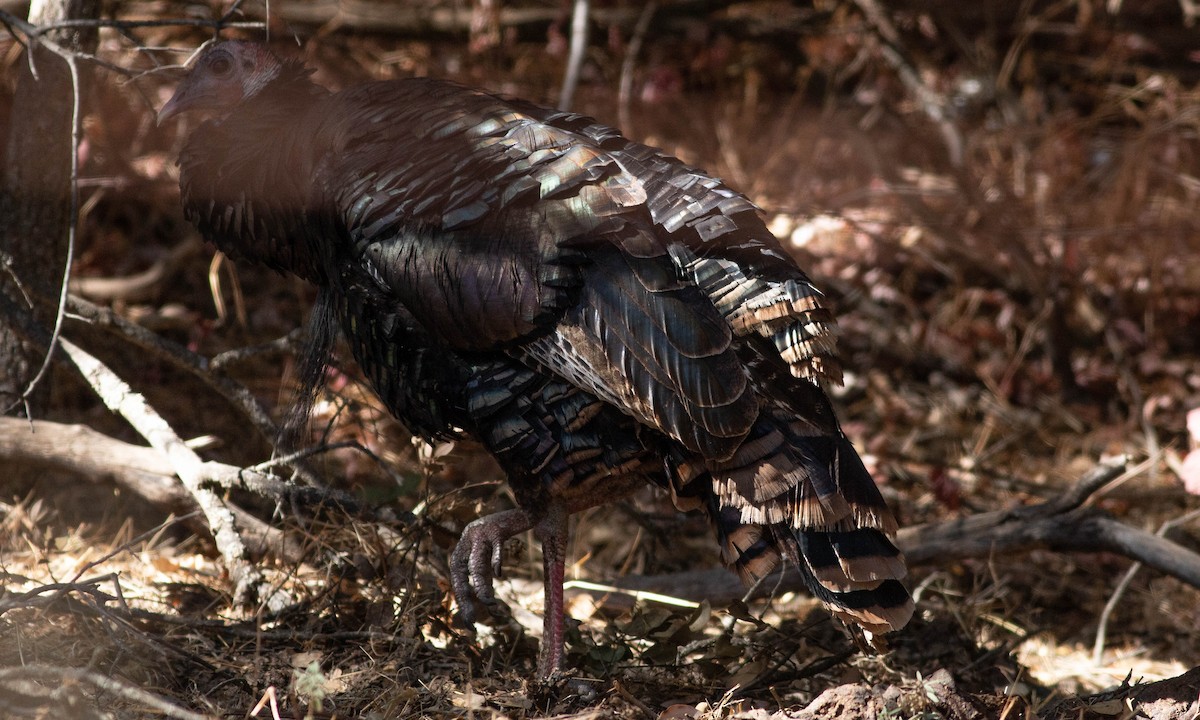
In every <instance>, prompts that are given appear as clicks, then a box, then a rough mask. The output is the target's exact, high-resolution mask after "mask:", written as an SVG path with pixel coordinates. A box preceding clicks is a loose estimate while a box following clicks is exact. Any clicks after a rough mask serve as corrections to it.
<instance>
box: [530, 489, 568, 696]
mask: <svg viewBox="0 0 1200 720" xmlns="http://www.w3.org/2000/svg"><path fill="white" fill-rule="evenodd" d="M568 517H569V513H568V512H567V510H566V508H564V507H563V506H562V503H558V502H555V503H551V505H550V509H549V511H548V512H547V513H546V516H545V517H543V518H542V519H541V520H540V521H538V524H537V525H535V526H534V528H533V534H534V536H536V537H537V539H538V541H539V542H540V543H541V544H542V567H543V574H544V576H545V583H546V586H545V591H544V592H545V594H544V598H545V602H544V604H545V607H544V608H543V609H542V647H541V651H540V652H539V653H538V675H539V676H541V677H542V678H543V679H545V678H550V677H552V676H554V675H556V674H558V672H559V671H560V670H562V662H563V639H564V638H563V614H564V608H563V580H564V574H565V573H564V570H565V567H566V562H567V518H568Z"/></svg>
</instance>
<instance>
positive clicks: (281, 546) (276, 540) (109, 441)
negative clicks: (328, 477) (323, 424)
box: [0, 417, 307, 562]
mask: <svg viewBox="0 0 1200 720" xmlns="http://www.w3.org/2000/svg"><path fill="white" fill-rule="evenodd" d="M0 462H2V464H3V465H4V466H5V467H7V468H14V467H22V466H25V467H29V466H32V467H40V468H53V469H56V470H64V471H67V472H70V473H72V474H73V475H77V476H79V477H81V478H84V479H86V480H88V481H91V482H113V483H115V484H116V485H118V486H119V487H121V488H122V489H123V490H125V491H127V492H129V493H132V494H133V495H136V496H138V497H140V498H142V499H143V500H145V501H147V502H149V503H150V504H152V505H154V506H155V507H157V508H160V509H161V510H163V511H164V512H168V513H175V514H177V515H187V514H189V513H192V512H195V511H196V510H197V509H198V506H197V505H196V502H195V500H194V498H193V497H192V496H191V494H190V493H188V491H187V489H186V488H184V487H183V485H181V484H180V483H179V480H178V479H177V478H176V476H175V469H174V468H173V467H172V465H171V463H170V462H169V461H168V460H167V458H166V457H164V456H163V455H162V454H161V453H160V452H159V451H157V450H155V449H154V448H151V447H144V446H141V445H133V444H130V443H127V442H123V441H121V440H117V439H115V438H111V437H109V436H107V435H105V434H103V433H100V432H97V431H95V430H93V429H91V428H89V427H87V426H86V425H64V424H61V423H54V422H48V421H45V420H34V421H29V420H21V419H18V418H3V417H0ZM204 467H205V472H206V474H207V475H208V477H210V478H213V480H214V482H216V483H217V484H218V485H220V486H221V487H223V488H246V489H248V490H253V491H255V492H257V494H259V495H263V496H265V497H269V498H271V499H273V500H275V501H276V502H280V503H284V502H289V501H291V502H295V497H296V493H295V492H292V491H295V490H300V488H296V487H295V486H291V485H288V484H287V483H284V482H283V481H281V480H278V479H274V482H275V483H277V485H274V486H272V485H270V484H269V483H267V482H259V483H257V484H256V486H254V487H251V486H250V485H249V484H248V483H247V482H245V481H246V480H247V479H249V480H251V481H253V480H254V479H255V478H254V477H253V476H251V475H250V474H247V473H243V472H242V471H241V468H238V467H235V466H233V465H225V464H223V463H215V462H206V463H204ZM258 475H263V474H262V473H259V474H258ZM305 490H307V489H305ZM229 509H230V511H231V512H232V513H233V516H234V521H235V522H236V523H237V525H238V528H240V529H241V532H242V539H243V541H245V543H246V550H247V552H248V553H249V555H250V557H251V558H263V557H274V558H278V559H280V560H284V561H287V562H299V561H300V560H302V559H303V558H304V552H305V551H304V547H303V546H302V545H301V544H300V543H299V542H297V541H296V540H294V539H292V538H289V537H288V536H287V535H286V534H285V533H284V532H283V531H281V530H279V529H278V528H274V527H271V525H270V524H268V523H266V522H263V521H262V520H259V519H258V518H257V517H255V516H254V515H252V514H250V513H249V512H247V511H246V510H243V509H242V508H240V507H238V506H237V505H234V504H233V503H229Z"/></svg>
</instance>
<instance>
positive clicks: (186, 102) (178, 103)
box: [158, 80, 193, 126]
mask: <svg viewBox="0 0 1200 720" xmlns="http://www.w3.org/2000/svg"><path fill="white" fill-rule="evenodd" d="M192 105H193V102H192V101H191V100H190V99H189V98H188V84H187V81H186V80H185V81H184V82H183V84H182V85H180V86H179V87H178V88H177V89H176V90H175V94H174V95H172V96H171V99H170V100H168V101H167V104H166V105H163V106H162V109H161V110H159V111H158V124H159V126H161V125H162V124H163V123H165V122H166V121H168V120H170V119H171V118H173V117H175V116H176V115H179V114H180V113H183V112H186V111H187V110H188V108H189V107H191V106H192Z"/></svg>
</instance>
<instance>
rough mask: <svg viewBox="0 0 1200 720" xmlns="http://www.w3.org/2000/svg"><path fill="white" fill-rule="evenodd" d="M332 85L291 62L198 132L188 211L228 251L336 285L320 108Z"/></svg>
mask: <svg viewBox="0 0 1200 720" xmlns="http://www.w3.org/2000/svg"><path fill="white" fill-rule="evenodd" d="M328 95H329V91H327V90H326V89H324V88H322V87H321V86H319V85H317V84H315V83H313V82H312V81H311V80H309V78H308V75H307V72H306V71H304V70H303V68H301V67H299V66H298V65H291V64H285V66H284V67H283V68H282V69H281V71H280V74H279V76H278V77H276V78H275V79H274V80H272V81H271V82H270V83H268V84H267V85H266V86H265V87H264V88H263V89H262V90H261V91H260V92H259V93H257V94H256V95H254V96H253V97H251V98H248V99H246V100H244V101H243V102H242V103H241V104H239V105H238V106H237V107H236V108H234V110H233V111H231V112H230V113H229V114H228V115H226V116H224V117H222V118H218V119H214V120H209V121H207V122H205V123H203V124H201V125H200V127H198V128H197V129H196V130H195V132H193V133H192V135H191V137H190V138H189V140H188V142H187V144H186V145H185V146H184V148H183V151H182V152H181V153H180V158H179V165H180V191H181V195H182V200H183V208H184V215H185V216H186V217H187V219H188V220H190V221H191V222H192V223H194V224H195V225H196V226H197V227H198V228H199V229H200V231H201V233H202V234H203V235H204V236H205V238H207V239H208V240H209V241H210V242H212V243H213V244H215V245H216V246H217V247H218V248H220V249H221V250H222V251H223V252H224V253H226V254H227V255H229V256H231V257H234V258H244V259H246V260H250V261H253V262H257V263H262V264H264V265H266V266H268V267H271V268H272V269H274V270H277V271H280V272H291V273H294V274H296V275H299V276H300V277H303V278H305V279H307V280H309V281H311V282H314V283H316V284H318V285H327V284H328V277H329V275H328V273H327V272H326V267H327V264H328V260H329V258H327V257H326V255H327V253H322V252H321V251H320V246H321V245H322V244H325V243H328V242H329V239H330V237H331V233H336V232H337V231H336V226H335V224H334V222H333V220H332V218H330V217H328V216H327V215H328V213H327V211H325V210H323V209H322V205H321V203H320V202H319V199H318V198H316V197H314V196H313V194H314V190H313V182H312V177H313V172H314V168H315V166H316V163H317V161H318V153H317V151H316V150H315V148H319V147H322V145H320V144H319V143H317V142H316V138H315V137H314V135H315V133H316V131H315V128H316V127H317V126H318V123H316V122H314V120H313V118H314V117H315V111H316V109H317V108H318V107H319V106H320V105H321V103H322V101H323V100H324V99H325V98H326V97H328Z"/></svg>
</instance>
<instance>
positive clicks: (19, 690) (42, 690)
mask: <svg viewBox="0 0 1200 720" xmlns="http://www.w3.org/2000/svg"><path fill="white" fill-rule="evenodd" d="M79 685H91V686H93V687H95V688H96V689H98V690H101V691H103V692H106V693H110V694H112V695H116V696H118V697H121V698H124V699H125V700H127V701H130V702H134V703H137V704H139V705H142V706H143V707H146V708H150V709H152V710H153V711H154V712H156V713H158V714H160V715H163V716H165V717H169V718H175V719H176V720H211V719H212V718H215V717H216V716H214V715H207V714H203V713H197V712H192V711H191V710H188V709H186V708H182V707H180V706H178V705H176V704H175V703H173V702H171V701H170V700H167V699H166V698H164V697H161V696H159V695H155V694H154V693H151V692H147V691H146V690H143V689H141V688H139V687H135V686H133V685H130V684H128V683H125V682H123V681H121V680H118V679H117V678H113V677H108V676H106V675H101V674H100V673H98V672H92V671H91V670H82V669H80V668H71V667H56V666H53V665H22V666H19V667H10V668H0V694H2V695H3V697H4V698H5V699H4V702H5V705H6V706H7V707H9V709H11V710H12V711H13V712H23V711H29V712H28V713H27V714H30V715H33V714H37V715H39V716H42V712H44V711H45V710H46V703H47V702H50V703H53V704H54V705H56V706H58V707H59V710H60V711H65V714H64V715H63V717H68V716H72V715H74V714H75V711H74V710H73V708H76V707H77V704H78V702H77V701H78V700H79V698H78V697H76V696H77V695H78V694H80V692H81V691H80V689H79V688H78V686H79ZM34 691H36V694H34ZM9 703H12V704H11V705H10V704H9Z"/></svg>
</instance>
